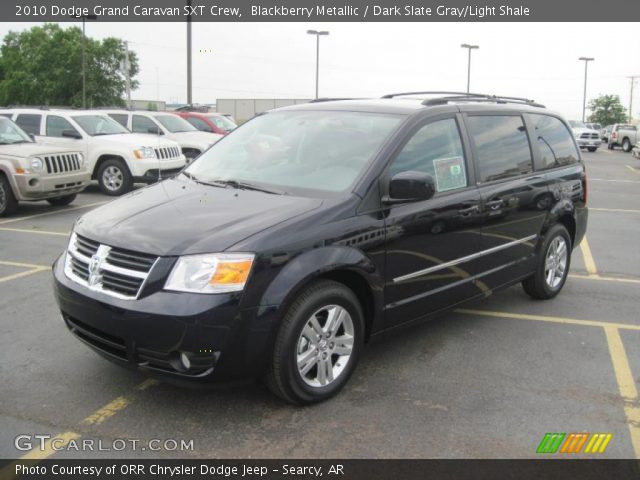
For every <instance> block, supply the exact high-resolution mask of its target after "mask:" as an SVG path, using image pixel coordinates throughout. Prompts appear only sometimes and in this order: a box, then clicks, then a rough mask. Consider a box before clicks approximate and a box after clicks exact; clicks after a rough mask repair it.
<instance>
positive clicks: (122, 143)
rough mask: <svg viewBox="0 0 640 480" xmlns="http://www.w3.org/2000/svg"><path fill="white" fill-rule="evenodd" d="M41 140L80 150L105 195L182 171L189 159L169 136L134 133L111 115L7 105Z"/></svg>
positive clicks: (8, 113) (7, 113) (15, 118)
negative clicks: (11, 107) (10, 106)
mask: <svg viewBox="0 0 640 480" xmlns="http://www.w3.org/2000/svg"><path fill="white" fill-rule="evenodd" d="M0 115H4V116H8V117H9V118H11V119H12V120H13V121H14V122H16V123H17V124H18V125H19V126H20V127H21V128H22V129H23V130H25V131H26V132H27V133H29V134H31V135H33V137H34V138H35V140H36V141H37V142H38V143H40V144H43V145H52V146H56V147H61V148H66V149H69V150H76V151H80V152H82V154H83V155H84V158H85V159H86V162H87V165H88V168H89V169H90V170H91V172H92V178H93V179H95V180H97V181H98V185H99V186H100V189H101V190H102V191H103V192H104V193H106V194H107V195H112V196H118V195H122V194H124V193H127V192H128V191H129V190H131V188H132V187H133V183H134V182H139V183H152V182H155V181H157V180H159V179H162V178H166V177H169V176H172V175H175V174H176V173H178V172H179V171H180V170H181V169H182V168H183V167H184V165H185V163H186V160H185V157H184V155H183V154H182V151H181V150H180V146H179V145H178V144H177V143H176V142H173V141H171V140H168V139H165V138H162V137H153V136H151V135H140V134H135V133H131V132H130V131H129V130H127V129H126V128H124V127H123V126H122V125H120V124H119V123H118V122H116V121H114V120H113V119H112V118H110V117H109V116H108V115H106V114H104V113H101V112H97V111H90V110H64V109H59V110H46V109H37V108H31V109H25V108H16V109H3V110H0Z"/></svg>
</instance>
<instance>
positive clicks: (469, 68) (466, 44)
mask: <svg viewBox="0 0 640 480" xmlns="http://www.w3.org/2000/svg"><path fill="white" fill-rule="evenodd" d="M460 47H462V48H466V49H467V50H469V58H468V60H467V93H469V85H470V84H471V50H476V49H478V48H480V46H479V45H469V44H468V43H463V44H462V45H460Z"/></svg>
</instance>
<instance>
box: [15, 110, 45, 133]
mask: <svg viewBox="0 0 640 480" xmlns="http://www.w3.org/2000/svg"><path fill="white" fill-rule="evenodd" d="M41 121H42V115H37V114H32V113H21V114H20V115H18V117H17V118H16V124H17V125H18V126H19V127H20V128H22V129H23V130H24V131H25V132H27V133H31V134H33V135H40V123H41Z"/></svg>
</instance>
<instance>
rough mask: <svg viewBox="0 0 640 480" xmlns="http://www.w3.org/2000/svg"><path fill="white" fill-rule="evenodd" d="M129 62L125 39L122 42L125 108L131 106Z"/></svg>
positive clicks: (127, 44) (127, 46)
mask: <svg viewBox="0 0 640 480" xmlns="http://www.w3.org/2000/svg"><path fill="white" fill-rule="evenodd" d="M130 71H131V68H130V64H129V42H127V41H126V40H125V42H124V79H125V86H126V89H127V108H131V75H130Z"/></svg>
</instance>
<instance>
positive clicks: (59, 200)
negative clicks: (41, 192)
mask: <svg viewBox="0 0 640 480" xmlns="http://www.w3.org/2000/svg"><path fill="white" fill-rule="evenodd" d="M76 196H77V195H76V194H75V193H72V194H71V195H65V196H64V197H56V198H48V199H47V202H49V203H50V204H51V205H55V206H56V207H64V206H66V205H69V204H70V203H71V202H73V201H74V200H75V199H76Z"/></svg>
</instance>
